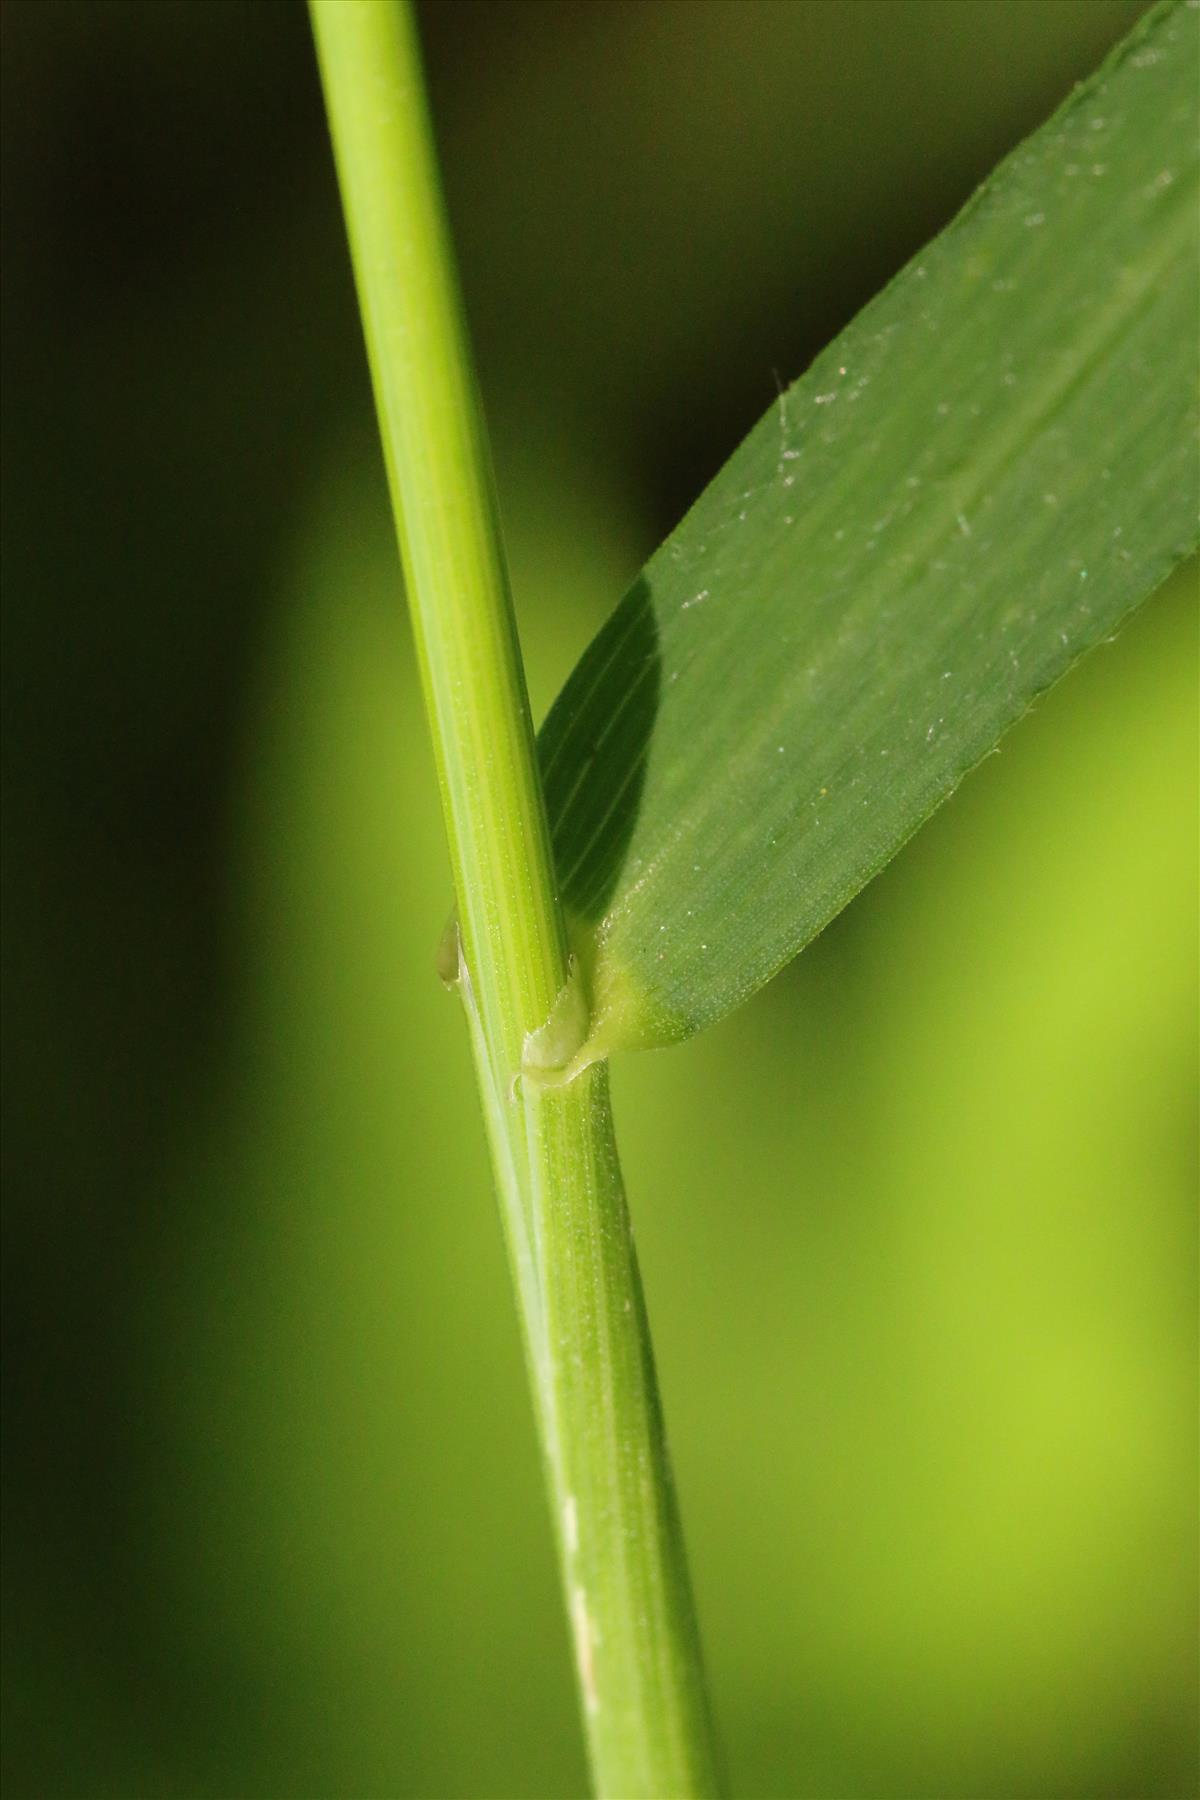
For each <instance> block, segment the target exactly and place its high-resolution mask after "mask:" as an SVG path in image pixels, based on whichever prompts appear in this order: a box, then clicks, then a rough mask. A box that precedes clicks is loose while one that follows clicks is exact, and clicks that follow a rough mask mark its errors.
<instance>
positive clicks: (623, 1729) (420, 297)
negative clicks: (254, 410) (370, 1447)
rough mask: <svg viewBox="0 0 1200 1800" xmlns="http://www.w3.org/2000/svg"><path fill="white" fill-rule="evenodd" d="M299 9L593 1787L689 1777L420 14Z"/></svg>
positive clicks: (643, 1436) (675, 1651)
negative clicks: (334, 171)
mask: <svg viewBox="0 0 1200 1800" xmlns="http://www.w3.org/2000/svg"><path fill="white" fill-rule="evenodd" d="M310 10H311V14H312V20H313V28H314V33H315V37H316V43H317V52H318V58H319V62H320V68H321V77H322V83H323V87H324V92H325V100H326V107H327V110H328V114H329V120H330V127H331V133H332V137H333V144H334V152H335V157H336V161H337V168H338V176H339V181H340V185H341V192H342V201H343V207H344V210H345V215H346V221H347V226H348V231H349V237H350V246H351V254H352V258H353V263H354V270H355V276H356V281H357V286H358V294H359V302H360V307H361V311H362V316H363V324H364V330H365V335H366V341H367V352H368V358H369V361H370V367H371V375H372V380H373V384H374V390H375V400H376V406H377V410H378V415H379V423H380V430H381V435H382V439H383V447H384V455H385V459H386V463H387V471H388V480H389V484H390V490H391V497H392V505H393V510H394V513H395V518H396V527H397V533H398V537H399V541H400V551H401V557H402V561H403V565H404V572H405V578H406V583H407V588H408V594H409V600H410V605H411V608H412V614H413V621H414V628H415V633H416V640H417V647H418V655H419V659H420V665H421V673H422V681H423V684H424V693H425V700H426V705H427V708H428V712H429V718H430V725H431V729H432V733H433V739H434V746H435V751H436V756H437V766H438V773H439V780H440V783H441V790H442V800H443V807H444V811H445V816H446V828H447V833H448V837H449V842H450V855H451V862H452V865H453V872H454V883H455V889H456V893H457V899H458V920H459V940H458V944H457V947H456V955H455V963H456V967H455V969H454V971H453V972H454V974H455V975H456V978H457V980H458V985H459V988H460V992H461V994H462V997H463V999H464V1002H465V1004H466V1007H467V1013H468V1018H469V1021H470V1026H471V1038H472V1045H473V1049H474V1054H475V1062H476V1069H477V1073H478V1078H479V1086H480V1093H481V1096H482V1101H483V1109H484V1115H485V1120H486V1123H487V1129H488V1138H489V1143H490V1146H491V1152H492V1159H493V1165H494V1168H495V1173H496V1180H497V1187H498V1189H499V1193H500V1200H501V1208H502V1213H503V1216H504V1222H505V1230H506V1236H507V1240H508V1245H509V1252H510V1258H511V1262H512V1266H513V1273H514V1284H515V1287H516V1291H517V1297H518V1303H519V1307H520V1311H521V1317H522V1328H523V1332H524V1338H525V1345H526V1352H527V1356H528V1360H529V1365H530V1370H531V1375H532V1385H533V1390H534V1400H535V1407H536V1412H537V1418H538V1425H539V1431H540V1436H541V1441H542V1447H543V1452H544V1458H545V1464H546V1470H547V1479H548V1483H549V1487H550V1494H551V1504H552V1510H553V1517H554V1522H555V1530H556V1536H557V1541H558V1548H559V1556H560V1563H561V1568H562V1576H563V1585H564V1593H565V1599H566V1607H567V1615H568V1619H569V1622H570V1628H571V1634H572V1638H573V1643H574V1650H575V1662H576V1669H577V1673H578V1679H579V1690H580V1696H581V1703H582V1712H583V1720H584V1726H585V1732H586V1736H587V1742H588V1749H589V1754H590V1759H591V1764H592V1770H593V1775H594V1779H595V1784H596V1788H597V1791H598V1793H599V1794H600V1795H601V1796H606V1797H608V1800H639V1797H642V1796H644V1797H646V1800H650V1797H655V1800H688V1796H692V1795H703V1794H709V1793H712V1792H714V1791H715V1788H716V1780H715V1775H714V1762H713V1754H712V1747H711V1735H710V1729H709V1723H708V1713H707V1706H706V1702H705V1697H704V1692H703V1684H702V1678H701V1672H700V1657H699V1649H698V1642H697V1635H696V1628H695V1623H694V1617H693V1609H692V1603H691V1596H690V1589H689V1584H688V1577H687V1570H686V1566H685V1562H684V1554H683V1546H682V1537H681V1533H680V1528H679V1520H678V1515H677V1512H676V1507H675V1501H674V1497H673V1492H672V1484H671V1478H670V1471H669V1466H668V1462H667V1454H666V1446H665V1439H664V1434H663V1427H662V1418H661V1413H660V1409H659V1402H658V1394H657V1387H656V1382H655V1375H654V1367H653V1360H652V1356H651V1351H650V1339H649V1332H648V1328H647V1324H646V1315H645V1308H644V1306H643V1302H642V1295H641V1287H640V1283H639V1279H638V1272H637V1263H636V1258H635V1255H634V1250H633V1242H632V1237H631V1234H630V1229H629V1218H628V1213H627V1210H626V1205H625V1195H624V1190H623V1187H622V1183H621V1174H620V1168H619V1164H618V1161H617V1152H616V1145H615V1141H614V1138H613V1131H612V1117H611V1111H610V1107H609V1099H608V1075H607V1068H606V1067H605V1066H604V1065H603V1064H598V1065H595V1066H593V1067H591V1068H589V1069H587V1070H586V1071H585V1072H584V1073H583V1074H581V1075H580V1076H579V1077H578V1078H577V1079H576V1080H574V1081H572V1082H570V1083H568V1084H567V1085H565V1086H559V1087H553V1086H547V1085H543V1084H540V1083H537V1082H534V1081H533V1080H529V1079H522V1078H521V1074H520V1071H521V1067H522V1059H523V1057H524V1055H525V1051H526V1044H527V1040H528V1039H529V1037H530V1036H531V1035H532V1034H533V1033H535V1032H538V1031H539V1030H540V1029H541V1028H542V1027H544V1026H545V1025H546V1023H547V1021H548V1020H549V1019H550V1018H551V1015H552V1014H555V1016H556V1017H558V1018H561V1019H563V1020H564V1021H565V1022H566V1023H565V1027H564V1028H565V1029H567V1030H568V1031H570V1030H574V1031H575V1032H576V1034H578V1032H580V1031H583V1030H586V1018H583V1019H582V1021H580V1019H579V1014H580V1010H581V1009H580V1007H579V1006H576V1007H575V1008H574V1009H573V1008H572V1007H571V1006H565V1007H564V1006H563V1005H561V1004H560V1005H559V1007H558V1009H557V1012H556V1002H557V1001H559V999H560V996H561V995H562V994H563V993H564V991H567V992H570V991H571V990H570V987H569V983H570V981H571V980H573V979H574V977H573V976H572V969H571V963H570V958H569V953H568V946H567V942H566V935H565V931H564V927H563V921H562V914H561V909H560V907H559V903H558V897H557V893H556V889H555V882H554V872H553V867H552V861H551V855H550V848H549V839H548V835H547V830H546V822H545V813H544V806H543V801H542V793H541V788H540V784H539V780H538V774H537V763H536V756H535V749H534V739H533V731H532V724H531V720H530V715H529V703H528V698H527V695H526V689H525V681H524V674H523V669H522V664H521V656H520V649H519V645H518V642H517V635H516V628H515V624H514V620H513V613H512V605H511V600H510V596H509V590H508V582H507V576H506V571H505V564H504V558H503V551H502V547H501V542H500V534H499V529H498V523H497V515H496V507H495V500H494V495H493V490H492V483H491V476H490V468H489V463H488V456H487V448H486V441H485V434H484V430H483V424H482V419H481V414H480V409H479V405H478V401H477V398H476V392H475V385H474V381H473V377H472V372H471V366H470V357H469V351H468V347H467V338H466V332H465V329H464V325H463V318H462V311H461V306H460V303H459V298H458V291H457V284H456V279H455V275H454V266H453V257H452V254H451V248H450V242H449V237H448V233H447V229H446V225H445V219H444V212H443V207H442V201H441V195H440V188H439V182H438V177H437V166H436V157H435V153H434V148H433V140H432V134H431V130H430V125H429V120H428V115H427V109H426V104H425V98H424V88H423V82H422V76H421V65H420V55H419V48H418V44H417V37H416V31H415V26H414V23H413V19H412V16H411V13H410V11H409V9H408V7H407V6H406V5H402V4H399V3H397V0H311V3H310ZM573 1021H574V1023H573ZM570 1048H571V1045H570V1044H567V1045H566V1046H565V1050H564V1054H563V1057H562V1060H563V1061H565V1060H567V1055H568V1054H569V1051H570Z"/></svg>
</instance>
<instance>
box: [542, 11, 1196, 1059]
mask: <svg viewBox="0 0 1200 1800" xmlns="http://www.w3.org/2000/svg"><path fill="white" fill-rule="evenodd" d="M1197 23H1198V19H1197V12H1196V9H1195V6H1194V5H1193V4H1192V0H1187V3H1186V4H1184V3H1183V0H1175V3H1174V4H1168V5H1166V6H1163V7H1160V8H1158V9H1156V10H1155V11H1154V12H1152V13H1151V14H1150V15H1149V16H1148V18H1147V19H1146V20H1145V21H1143V23H1142V24H1141V25H1140V26H1139V28H1138V29H1137V30H1135V32H1134V33H1133V34H1131V36H1130V37H1129V38H1128V39H1127V40H1126V41H1125V43H1124V44H1123V45H1122V46H1121V47H1120V48H1119V49H1118V51H1117V52H1116V53H1115V54H1114V56H1113V57H1112V58H1110V59H1109V61H1108V62H1107V63H1106V64H1105V65H1104V66H1103V68H1102V69H1101V70H1100V71H1099V72H1098V73H1097V75H1096V76H1095V77H1093V78H1092V80H1091V81H1090V82H1089V83H1087V84H1085V85H1084V86H1083V87H1082V88H1080V89H1079V90H1077V92H1076V93H1075V94H1074V95H1073V96H1072V97H1071V99H1070V100H1068V102H1067V103H1066V105H1065V106H1064V107H1063V108H1062V109H1060V111H1059V112H1058V113H1057V114H1056V115H1055V116H1054V117H1053V118H1052V119H1051V120H1050V121H1049V123H1048V124H1047V125H1046V126H1044V127H1043V128H1042V129H1041V130H1040V131H1039V132H1037V133H1036V134H1035V135H1034V136H1033V137H1032V138H1031V139H1029V140H1027V142H1026V143H1025V144H1024V145H1023V146H1021V147H1020V148H1019V149H1018V150H1017V151H1016V152H1015V153H1014V154H1013V155H1012V156H1010V157H1009V158H1008V159H1007V160H1006V161H1005V162H1004V163H1002V164H1001V165H1000V167H999V169H998V170H997V171H996V173H995V174H994V175H993V176H992V178H991V179H990V180H989V181H988V182H987V183H986V184H985V185H984V187H983V188H982V189H980V191H979V192H978V193H977V194H976V196H975V197H974V199H973V200H972V201H971V202H970V203H969V204H968V206H967V207H966V208H965V209H964V211H963V212H962V213H961V214H960V215H959V216H958V218H957V219H955V220H954V221H953V222H952V223H951V224H950V226H949V227H948V228H947V229H946V231H944V232H943V233H942V234H941V236H940V237H939V238H938V239H936V240H935V241H934V243H933V244H932V245H930V246H929V247H928V248H927V250H926V251H925V252H924V253H923V254H922V255H921V256H919V257H918V258H916V259H915V260H914V262H913V263H911V264H910V265H909V266H908V267H907V268H906V269H905V270H904V271H903V272H902V273H901V274H900V275H899V276H898V277H897V278H896V280H895V281H894V282H893V283H892V284H891V285H890V286H889V287H888V288H887V289H885V290H884V292H883V293H882V294H881V295H880V296H879V297H878V298H877V299H876V300H875V301H873V302H871V303H870V305H868V307H867V308H865V309H864V311H863V312H862V313H861V314H860V315H859V316H858V317H857V318H856V319H855V320H854V321H853V322H852V323H851V324H850V326H849V327H848V328H847V329H846V331H844V332H843V333H842V334H841V335H840V336H839V337H838V338H837V339H836V340H835V341H834V343H833V344H832V345H830V346H829V348H828V349H827V350H826V351H825V352H823V353H822V354H821V355H820V356H819V357H818V358H817V359H816V361H815V362H814V364H813V365H812V368H811V369H810V370H809V371H808V373H807V374H806V375H804V376H803V377H802V378H801V379H800V380H799V381H798V382H796V383H795V384H794V385H793V387H792V388H791V389H790V390H789V391H788V393H787V394H786V395H784V396H782V397H781V399H780V403H779V406H778V408H773V409H772V410H771V411H770V412H769V413H768V414H767V415H766V416H765V417H764V419H762V420H761V421H760V422H759V424H758V425H757V426H756V427H755V428H754V430H753V431H752V432H751V433H750V435H749V436H748V438H747V439H746V440H745V441H744V442H743V444H742V445H741V446H740V448H739V449H738V450H737V451H735V452H734V455H733V456H732V457H731V458H730V460H729V462H728V463H727V464H726V465H725V467H724V468H723V469H722V470H721V472H720V473H719V474H718V475H717V477H716V478H715V480H714V481H713V482H712V483H711V484H710V485H709V487H708V488H707V489H706V490H705V492H704V493H703V494H702V495H701V496H700V499H699V500H698V501H697V503H696V505H695V506H694V507H693V508H692V509H691V511H690V512H689V514H688V515H687V517H686V518H685V519H684V521H683V522H682V524H681V525H680V526H679V528H678V529H677V530H676V531H675V532H674V533H673V534H672V535H671V537H669V538H668V539H667V541H666V543H665V544H664V545H663V546H662V547H661V548H660V550H659V551H658V552H657V553H656V554H655V556H654V557H652V558H651V560H650V562H649V563H648V564H647V566H646V569H645V571H644V572H643V575H642V576H641V577H640V578H639V581H638V582H637V583H636V584H635V586H634V588H633V590H631V592H630V594H629V595H627V596H626V598H625V600H624V601H623V602H622V604H621V606H620V607H619V608H618V609H617V611H616V613H614V615H613V616H612V618H611V619H610V620H609V622H608V624H607V625H606V626H605V627H604V629H603V630H602V631H601V633H600V634H599V636H598V638H597V639H596V640H595V642H594V643H593V645H592V646H591V647H590V649H589V650H588V651H587V652H586V653H585V655H584V657H583V659H582V661H581V662H580V664H579V666H578V667H577V669H576V671H575V674H574V675H573V676H572V677H571V679H570V681H569V682H568V683H567V686H566V688H565V689H564V691H563V693H562V695H560V697H559V700H558V701H557V702H556V704H555V706H554V708H553V709H552V710H551V713H550V716H549V718H548V719H547V721H546V725H545V726H544V728H543V731H542V734H541V739H540V744H539V751H540V758H541V764H542V771H543V780H544V783H545V789H546V797H547V806H548V810H549V815H550V822H551V831H552V836H553V840H554V849H555V860H556V866H557V869H558V875H559V883H560V888H561V890H562V893H563V898H564V901H565V904H566V907H567V911H568V916H569V919H570V923H571V929H572V937H573V940H574V942H575V944H576V948H577V950H578V952H579V954H580V956H581V959H582V960H583V962H584V964H585V968H586V969H587V971H588V975H589V980H590V985H591V989H592V1003H593V1028H592V1038H591V1044H590V1051H589V1054H607V1053H608V1052H609V1051H610V1050H611V1049H615V1048H621V1047H623V1046H626V1045H635V1044H652V1043H663V1042H668V1041H671V1040H672V1039H675V1038H679V1037H683V1036H687V1035H689V1034H690V1033H691V1032H693V1031H695V1030H698V1029H700V1028H701V1027H702V1026H704V1025H706V1024H708V1023H711V1022H712V1021H713V1020H715V1019H716V1018H719V1017H721V1016H722V1015H723V1014H724V1013H725V1012H727V1011H729V1010H730V1009H731V1008H732V1007H733V1006H735V1005H737V1004H738V1003H739V1002H740V1001H741V1000H742V999H744V998H746V997H747V996H748V995H749V994H750V993H752V992H753V991H754V990H755V989H756V988H757V987H758V986H760V985H761V984H762V983H763V982H764V981H766V980H767V979H769V977H770V975H771V974H773V973H774V972H775V971H776V970H777V969H778V968H779V967H780V966H781V965H782V964H783V963H784V962H786V961H787V960H789V958H790V957H791V956H792V955H794V954H796V952H797V951H798V950H800V949H801V948H803V946H804V944H805V943H807V942H808V941H809V940H810V939H811V938H812V937H813V936H815V935H816V933H817V932H818V931H820V930H821V929H822V927H823V926H824V925H825V924H826V923H828V921H829V919H830V918H832V917H833V916H834V914H835V913H836V912H837V911H839V910H840V908H841V907H842V906H843V905H845V904H846V902H847V901H848V900H849V899H851V898H852V897H853V895H854V894H855V893H857V892H858V891H859V889H860V888H861V887H862V886H863V885H864V884H865V882H866V881H867V880H869V879H870V877H871V876H872V875H873V874H874V873H876V872H877V871H878V869H879V868H881V867H882V866H883V865H884V863H886V862H887V861H888V860H889V858H890V857H891V856H892V855H893V854H894V853H895V851H896V850H897V849H898V848H899V847H900V845H901V844H902V843H903V842H904V841H905V840H906V839H907V838H908V837H909V836H910V835H911V834H912V832H913V831H915V830H916V829H917V827H918V826H919V825H920V823H921V822H922V821H923V820H924V819H925V818H926V817H928V816H929V814H930V813H931V812H932V811H933V810H934V808H935V807H936V806H937V805H938V804H940V802H941V801H942V800H943V799H945V798H946V797H947V795H948V794H949V793H950V792H952V791H953V789H954V787H955V786H957V784H958V782H959V781H960V780H961V778H962V776H963V775H964V774H965V773H967V771H968V770H969V769H970V768H971V767H973V766H974V765H975V764H976V763H977V762H978V761H979V760H980V759H981V757H982V756H984V755H985V754H986V753H987V752H988V751H989V750H990V749H991V748H992V747H993V745H994V744H995V742H996V740H997V739H998V738H999V736H1000V735H1002V733H1003V731H1005V730H1006V729H1007V728H1008V727H1009V726H1010V725H1011V724H1012V723H1014V722H1015V721H1016V720H1017V719H1018V718H1019V717H1020V716H1021V715H1022V713H1024V712H1025V711H1026V710H1027V708H1028V707H1029V705H1030V704H1031V703H1032V701H1033V700H1034V699H1035V698H1036V697H1037V695H1038V694H1040V693H1041V692H1043V691H1044V690H1045V689H1046V688H1047V687H1049V686H1050V685H1051V684H1052V683H1053V682H1054V681H1056V680H1057V679H1058V678H1059V677H1060V676H1061V675H1062V674H1063V673H1064V672H1065V670H1066V669H1067V668H1068V667H1069V666H1070V664H1071V663H1072V662H1073V661H1074V660H1076V658H1077V657H1078V656H1079V655H1081V654H1083V653H1084V651H1086V650H1087V649H1088V648H1090V647H1091V646H1092V645H1093V644H1094V643H1096V642H1098V641H1100V640H1101V639H1102V638H1104V637H1106V636H1108V635H1110V634H1111V632H1112V631H1113V630H1114V629H1115V628H1116V626H1117V625H1118V624H1119V623H1120V620H1121V619H1122V618H1123V617H1124V615H1125V614H1126V613H1127V612H1128V611H1129V610H1130V609H1131V608H1132V607H1133V606H1134V605H1136V604H1137V603H1138V601H1140V600H1141V599H1142V598H1144V597H1145V595H1146V594H1147V593H1149V592H1150V591H1152V589H1153V588H1154V587H1156V586H1157V585H1159V583H1160V582H1161V581H1162V580H1163V579H1164V578H1165V577H1166V575H1167V574H1168V573H1169V572H1170V570H1171V568H1173V567H1174V566H1175V564H1176V563H1177V562H1178V561H1180V560H1181V559H1182V557H1184V556H1186V555H1187V554H1189V553H1190V552H1191V551H1192V550H1193V549H1194V548H1195V544H1196V506H1195V493H1196V486H1197V472H1196V407H1195V391H1196V362H1197V355H1196V347H1195V333H1194V282H1193V280H1192V274H1193V272H1194V270H1195V267H1196V261H1197V250H1198V246H1197V206H1196V197H1197V190H1198V187H1200V182H1198V179H1197V154H1196V142H1195V132H1194V123H1195V104H1194V100H1193V92H1194V85H1195V74H1196V61H1197V33H1196V26H1197Z"/></svg>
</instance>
